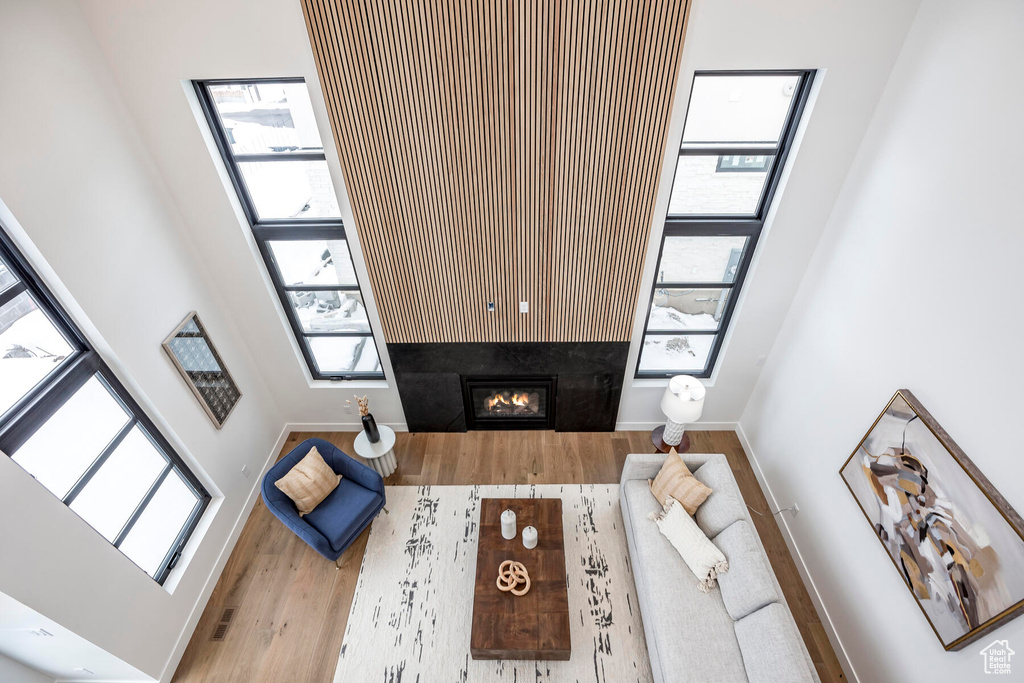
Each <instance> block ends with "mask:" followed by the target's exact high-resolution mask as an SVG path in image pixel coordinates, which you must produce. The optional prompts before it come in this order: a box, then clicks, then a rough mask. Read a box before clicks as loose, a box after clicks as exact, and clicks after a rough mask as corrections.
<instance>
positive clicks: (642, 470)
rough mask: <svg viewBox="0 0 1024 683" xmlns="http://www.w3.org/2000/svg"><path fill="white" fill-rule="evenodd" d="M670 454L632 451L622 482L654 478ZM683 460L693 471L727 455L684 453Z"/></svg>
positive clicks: (620, 481) (624, 466) (624, 467)
mask: <svg viewBox="0 0 1024 683" xmlns="http://www.w3.org/2000/svg"><path fill="white" fill-rule="evenodd" d="M667 457H668V455H667V454H665V453H630V454H629V455H627V456H626V464H625V465H623V466H622V477H621V478H620V479H619V483H620V484H625V483H626V482H627V481H629V480H630V479H654V478H655V477H656V476H658V472H659V471H660V470H661V466H662V464H664V462H665V458H667ZM680 457H682V459H683V462H684V463H686V466H687V467H688V468H689V469H690V471H691V472H693V471H694V470H696V469H697V468H698V467H700V466H701V465H703V464H705V463H707V462H709V461H711V460H713V459H716V458H719V457H722V458H724V457H725V456H721V455H711V454H706V453H682V454H680Z"/></svg>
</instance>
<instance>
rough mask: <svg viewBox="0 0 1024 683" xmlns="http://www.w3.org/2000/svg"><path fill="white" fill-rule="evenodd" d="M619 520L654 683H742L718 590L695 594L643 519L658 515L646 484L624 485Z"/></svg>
mask: <svg viewBox="0 0 1024 683" xmlns="http://www.w3.org/2000/svg"><path fill="white" fill-rule="evenodd" d="M622 497H623V499H624V501H625V505H626V507H627V509H626V510H623V516H624V517H626V518H627V522H626V523H627V524H628V525H629V527H630V529H631V530H632V534H631V535H630V542H631V550H632V551H633V552H632V556H631V565H632V567H633V573H634V575H635V579H636V590H637V596H638V598H639V600H640V610H641V615H642V617H643V622H644V632H645V635H646V637H647V639H648V640H651V641H653V643H654V647H653V648H650V649H651V650H652V652H655V653H657V655H656V656H655V657H652V662H651V664H652V666H654V667H658V668H660V671H659V672H655V680H658V681H666V682H667V681H672V682H673V683H675V682H676V681H694V682H697V681H700V682H705V681H727V682H728V681H744V680H746V678H745V674H744V670H743V659H742V655H741V653H740V650H739V643H738V642H737V640H736V632H735V629H734V627H733V620H732V617H730V616H729V613H728V612H727V611H726V610H725V605H724V604H723V603H722V595H721V592H720V591H718V590H712V591H710V592H708V593H701V592H700V591H697V590H694V587H693V584H692V583H691V581H692V579H690V578H689V577H690V576H691V573H690V570H689V568H688V567H687V566H686V564H685V563H684V562H683V558H681V557H680V556H679V553H677V552H676V551H675V548H673V547H672V545H671V544H670V543H669V542H668V540H666V539H665V537H664V536H662V535H661V532H659V531H658V525H657V524H655V523H654V522H652V521H651V520H649V519H648V518H647V516H648V515H649V514H650V513H651V512H657V511H658V510H659V509H660V507H661V506H660V505H658V501H657V499H655V497H654V496H653V495H651V491H650V488H649V487H648V485H647V481H646V480H638V479H634V480H630V481H626V482H625V483H624V484H623V487H622Z"/></svg>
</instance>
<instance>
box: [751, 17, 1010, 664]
mask: <svg viewBox="0 0 1024 683" xmlns="http://www.w3.org/2000/svg"><path fill="white" fill-rule="evenodd" d="M1022 32H1024V4H1021V3H1019V2H1010V1H1007V2H992V1H984V2H983V1H978V2H972V3H968V4H964V3H957V2H951V1H938V0H926V2H925V3H924V4H923V5H922V6H921V10H920V12H919V14H918V16H917V18H916V20H915V22H914V25H913V28H912V30H911V31H910V34H909V37H908V39H907V43H906V46H905V47H904V49H903V52H902V53H901V55H900V57H899V59H898V61H897V64H896V67H895V69H894V71H893V74H892V78H891V80H890V81H889V83H888V85H887V86H886V90H885V93H884V95H883V97H882V100H881V103H880V104H879V108H878V111H877V112H876V114H875V116H874V119H873V121H872V123H871V126H870V128H869V131H868V134H867V137H866V138H865V139H864V142H863V145H862V146H861V149H860V152H859V154H858V156H857V160H856V164H855V166H854V167H853V169H852V171H851V174H850V177H849V179H848V180H847V182H846V185H845V186H844V188H843V192H842V195H841V197H840V200H839V202H838V204H837V205H836V209H835V212H834V213H833V215H832V217H831V219H830V220H829V223H828V227H827V229H826V235H825V237H824V239H823V241H822V244H821V246H820V247H819V249H818V251H817V253H816V254H815V256H814V261H813V265H812V269H811V270H810V271H809V272H808V275H807V277H806V279H805V281H804V283H803V285H802V286H801V289H800V293H799V296H798V297H797V299H796V300H795V302H794V304H793V308H792V312H791V313H790V315H789V317H788V319H787V321H786V324H785V329H784V331H783V333H782V334H781V335H780V337H779V339H778V342H777V343H776V346H775V349H774V350H773V351H772V354H771V356H770V357H769V359H768V362H767V364H766V365H765V369H764V373H763V375H762V377H761V379H760V381H759V382H758V384H757V387H756V389H755V391H754V393H753V396H752V398H751V400H750V403H749V405H748V406H747V408H746V410H745V412H744V414H743V417H742V420H741V426H742V428H743V430H744V432H745V433H746V435H747V437H748V439H749V443H750V445H751V447H752V450H753V454H754V455H755V457H756V460H757V463H758V464H759V465H760V467H761V470H762V472H763V475H764V477H765V480H766V481H767V483H768V484H769V486H770V488H771V491H772V493H773V494H774V497H775V499H776V501H777V502H778V504H780V505H782V506H786V505H789V504H790V503H791V502H793V501H797V502H798V503H799V504H800V509H801V512H800V514H799V515H798V516H797V517H794V518H788V517H787V520H786V524H787V525H788V530H789V532H790V533H791V535H792V540H793V541H794V543H795V545H796V547H797V548H798V549H799V552H800V554H801V555H802V557H803V560H804V562H805V563H806V567H807V569H808V570H809V573H810V576H811V577H812V578H813V580H814V583H815V585H816V587H817V589H818V592H819V594H820V596H821V598H822V600H823V602H824V605H825V607H826V608H827V610H828V613H829V614H830V615H831V617H832V620H833V622H834V625H835V627H836V629H837V632H838V635H839V637H840V639H841V640H842V645H843V647H844V648H845V649H846V651H847V653H848V655H849V658H850V661H851V662H852V664H853V667H854V669H855V670H856V673H857V675H858V677H859V678H860V680H861V681H864V682H865V683H867V682H869V681H880V680H934V681H953V680H974V678H975V677H977V678H980V677H981V676H982V675H983V674H982V658H981V657H980V656H979V654H978V652H979V650H980V649H981V648H982V647H983V646H985V645H987V644H988V642H990V641H991V640H993V639H995V638H996V637H999V638H1007V639H1009V641H1010V645H1011V647H1012V648H1014V649H1016V650H1017V652H1021V651H1022V650H1021V646H1022V645H1024V619H1018V620H1016V621H1013V622H1010V623H1009V624H1008V625H1006V626H1003V627H1002V628H1000V629H999V630H998V631H996V632H995V634H993V635H990V636H987V637H986V638H985V639H983V640H982V641H980V642H978V643H976V644H974V645H970V646H968V647H967V648H966V649H964V650H962V651H960V652H955V653H954V652H951V653H946V652H944V651H943V649H942V647H941V646H940V644H939V642H938V639H937V638H936V637H935V636H934V635H933V633H932V631H931V629H930V628H929V626H928V623H927V621H926V620H925V618H924V616H923V615H922V614H921V612H920V611H919V610H918V608H917V606H916V605H915V603H914V600H913V598H912V596H911V593H910V592H909V591H908V590H907V589H906V587H905V586H904V584H903V581H902V580H901V578H900V576H899V574H898V573H897V572H896V571H895V570H894V569H893V567H892V565H891V563H890V562H889V560H888V559H886V557H885V553H884V550H883V548H882V547H881V544H879V542H878V540H877V539H876V538H875V536H874V533H873V532H872V530H871V528H870V526H869V525H868V524H867V523H866V522H865V520H864V517H863V515H862V514H861V512H860V511H859V509H858V507H857V505H856V503H855V502H854V500H853V498H852V497H851V496H850V494H849V492H848V491H847V490H846V487H845V485H844V484H843V482H842V480H841V478H840V476H839V474H838V471H839V468H840V466H841V465H842V464H843V463H844V462H845V460H846V458H847V457H848V456H849V455H850V453H851V452H852V451H853V450H854V448H855V447H856V445H857V443H858V442H859V441H860V439H861V437H862V436H863V435H864V432H865V431H866V430H867V429H868V427H870V425H871V424H872V421H873V420H874V418H875V417H876V416H877V414H878V413H879V412H880V411H881V410H882V408H883V407H884V406H885V404H886V402H887V401H888V400H889V398H890V397H891V395H892V394H893V392H894V391H895V390H896V389H898V388H901V387H906V388H909V389H910V390H912V391H913V392H914V393H915V394H916V395H917V397H918V398H919V399H920V400H921V401H922V403H923V404H924V405H925V406H926V407H927V408H928V409H929V410H930V411H931V412H932V414H933V415H934V416H935V417H936V419H937V420H938V421H939V422H940V423H941V424H942V425H943V426H944V427H945V428H946V429H947V430H948V431H949V433H950V434H951V435H952V437H953V438H954V439H955V440H956V441H957V443H959V444H960V446H961V447H962V448H963V449H964V450H965V451H966V452H967V454H968V455H969V456H970V457H971V458H972V459H973V460H974V462H975V463H976V464H977V465H978V466H979V467H980V468H981V470H982V471H983V472H984V473H985V474H986V476H987V477H988V478H989V479H991V480H992V481H993V482H995V484H996V486H998V488H999V490H1000V492H1001V493H1002V494H1003V495H1004V496H1005V497H1006V498H1007V499H1008V500H1009V502H1010V503H1011V504H1012V505H1013V506H1014V507H1015V508H1016V509H1017V510H1018V511H1024V463H1022V460H1021V447H1020V415H1021V414H1022V413H1024V398H1022V394H1021V392H1020V386H1021V385H1022V384H1024V363H1022V362H1021V343H1020V340H1021V338H1022V336H1024V318H1022V316H1021V294H1022V286H1021V280H1020V257H1021V254H1022V253H1024V231H1022V230H1021V229H1020V223H1021V221H1020V206H1021V187H1022V186H1024V166H1022V165H1021V159H1022V158H1024V138H1022V137H1021V135H1020V112H1021V111H1024V93H1022V91H1021V89H1020V87H1019V82H1020V67H1021V65H1022V64H1024V42H1022V41H1021V40H1020V36H1021V34H1022ZM1019 656H1020V655H1018V657H1019ZM1013 666H1014V668H1015V669H1016V668H1019V667H1024V662H1015V663H1014V664H1013Z"/></svg>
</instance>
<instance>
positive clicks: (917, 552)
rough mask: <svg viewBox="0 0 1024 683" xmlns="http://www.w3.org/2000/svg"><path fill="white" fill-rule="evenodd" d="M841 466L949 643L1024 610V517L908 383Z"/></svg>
mask: <svg viewBox="0 0 1024 683" xmlns="http://www.w3.org/2000/svg"><path fill="white" fill-rule="evenodd" d="M915 423H917V424H915ZM839 474H840V476H841V477H842V479H843V482H844V483H845V484H846V486H847V488H848V489H849V490H850V493H851V494H852V495H853V497H854V500H855V501H856V502H857V504H858V506H859V507H860V509H861V512H863V513H864V517H865V518H866V519H867V520H868V522H869V523H870V524H871V525H872V528H873V529H874V531H875V536H876V537H877V538H878V540H879V542H880V543H881V544H882V546H883V548H885V551H886V555H887V556H888V557H889V559H890V560H891V561H892V563H893V566H895V567H896V569H897V571H899V573H900V576H901V577H902V578H903V582H904V584H905V585H906V586H907V588H908V589H909V590H910V592H911V594H912V595H913V596H914V599H915V601H916V602H917V605H918V607H919V608H920V609H921V612H922V613H923V614H924V616H925V618H926V619H927V620H928V624H929V626H931V628H932V631H933V632H934V633H935V636H936V637H937V638H938V639H939V642H940V643H942V646H943V648H945V649H946V650H947V651H949V650H960V649H962V648H964V647H965V646H967V645H968V644H970V643H972V642H974V641H975V640H977V639H978V638H981V637H983V636H984V635H985V634H987V633H989V632H991V631H992V630H994V629H996V628H998V627H999V626H1001V625H1003V624H1004V623H1006V622H1007V621H1009V620H1011V619H1013V618H1015V617H1017V616H1019V615H1020V614H1021V613H1022V612H1024V520H1022V519H1021V517H1020V515H1019V514H1017V511H1016V510H1014V509H1013V507H1012V506H1011V505H1010V504H1009V503H1008V502H1007V501H1006V499H1005V498H1003V496H1002V495H1000V493H999V491H997V490H996V488H995V486H993V485H992V482H990V481H989V480H988V478H986V477H985V475H984V474H982V473H981V470H979V469H978V467H977V466H976V465H975V464H974V462H973V461H972V460H971V459H970V458H969V457H967V454H966V453H965V452H964V451H963V449H961V448H960V447H959V446H958V445H957V444H956V442H955V441H954V440H953V439H952V437H950V436H949V434H948V433H947V432H946V430H945V429H943V428H942V426H941V425H939V423H938V422H937V421H936V420H935V418H934V417H932V415H931V413H929V412H928V411H927V410H926V409H925V408H924V406H923V405H922V404H921V402H920V401H918V400H917V398H916V397H915V396H914V394H913V393H911V392H910V391H909V390H908V389H900V390H899V391H897V392H896V393H895V394H894V395H893V397H892V398H891V399H890V400H889V403H888V404H886V406H885V409H884V410H883V411H882V413H881V414H880V415H879V416H878V418H877V419H876V420H875V421H874V423H873V424H872V425H871V428H870V429H868V431H867V433H866V434H865V435H864V438H862V439H861V440H860V442H859V443H858V444H857V448H855V449H854V451H853V453H852V454H851V455H850V457H849V458H847V459H846V462H844V463H843V466H842V467H841V468H840V469H839Z"/></svg>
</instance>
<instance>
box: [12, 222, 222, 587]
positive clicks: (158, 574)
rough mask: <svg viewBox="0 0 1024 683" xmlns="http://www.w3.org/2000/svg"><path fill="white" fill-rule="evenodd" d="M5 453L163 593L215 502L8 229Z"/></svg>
mask: <svg viewBox="0 0 1024 683" xmlns="http://www.w3.org/2000/svg"><path fill="white" fill-rule="evenodd" d="M0 227H2V226H0ZM0 451H3V452H4V453H6V454H8V455H9V456H10V458H11V459H12V460H13V461H14V462H16V463H18V464H19V465H20V466H21V467H22V468H24V469H25V470H26V471H27V472H28V473H29V474H31V475H32V476H33V477H34V478H35V479H36V481H38V482H39V483H40V484H42V485H43V486H45V487H46V488H47V489H49V490H50V492H52V493H53V494H54V495H55V496H57V497H58V498H60V499H61V500H62V501H63V502H64V504H65V505H67V506H68V507H69V508H71V509H72V510H73V511H74V512H75V513H76V514H78V516H79V517H81V518H82V519H83V520H85V521H86V523H88V524H89V526H91V527H92V528H93V529H95V530H96V531H97V532H99V533H100V534H101V535H102V536H103V537H104V538H106V539H107V540H108V541H110V542H111V543H112V544H113V545H114V547H116V548H118V549H119V550H120V551H121V552H122V553H124V555H126V556H127V557H128V559H130V560H131V561H132V562H134V563H135V564H136V565H138V566H139V567H140V568H142V570H143V571H145V572H146V573H147V574H149V575H150V576H151V577H153V578H154V579H156V580H157V581H158V582H160V583H163V582H164V580H165V579H166V578H167V575H168V573H170V571H171V569H172V568H173V567H174V565H175V564H176V563H177V561H178V558H180V557H181V551H182V549H183V548H184V547H185V544H186V543H187V542H188V539H189V536H190V535H191V533H192V531H193V530H194V529H195V527H196V524H198V522H199V519H200V517H202V515H203V512H204V511H205V510H206V507H207V505H208V504H209V502H210V494H209V493H207V492H206V489H205V488H203V486H202V484H201V483H200V482H199V480H198V479H196V477H195V475H193V474H192V473H191V472H190V471H189V470H188V468H187V467H186V466H185V464H184V463H183V462H182V460H181V458H179V457H178V455H177V454H176V453H175V452H174V449H173V448H172V447H171V445H170V444H169V443H168V442H167V440H166V439H165V438H164V437H163V436H162V435H161V434H160V431H159V430H158V429H157V428H156V426H155V425H154V424H153V422H152V421H151V420H150V419H149V418H148V417H147V416H146V414H145V413H144V412H143V411H142V409H141V408H140V407H139V405H138V403H136V402H135V400H134V399H133V398H132V397H131V395H130V394H129V393H128V391H127V390H126V389H125V388H124V386H123V385H122V384H121V383H120V382H119V381H118V379H117V378H116V377H115V376H114V373H113V372H111V370H110V368H109V367H107V365H106V363H104V362H103V360H102V359H101V358H100V357H99V355H98V354H97V353H96V351H95V350H94V349H93V348H92V346H91V345H90V344H89V342H88V340H87V339H86V338H85V337H84V336H83V335H82V333H81V331H80V330H79V329H78V327H77V326H76V325H75V324H74V322H73V321H72V320H71V318H70V317H69V316H68V315H67V313H66V312H65V311H64V310H63V308H61V306H60V304H59V303H58V302H57V300H56V299H55V298H54V297H53V295H52V294H51V293H50V291H49V290H48V289H47V287H46V285H45V284H43V282H42V281H41V280H40V279H39V277H38V276H37V275H36V273H35V272H34V271H33V270H32V268H31V267H30V266H29V264H28V262H27V261H25V259H24V257H23V256H22V255H21V253H20V252H19V251H18V249H17V248H16V247H15V245H14V243H13V242H11V240H10V239H9V238H8V237H7V235H6V234H5V233H4V232H3V230H2V229H0Z"/></svg>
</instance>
